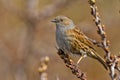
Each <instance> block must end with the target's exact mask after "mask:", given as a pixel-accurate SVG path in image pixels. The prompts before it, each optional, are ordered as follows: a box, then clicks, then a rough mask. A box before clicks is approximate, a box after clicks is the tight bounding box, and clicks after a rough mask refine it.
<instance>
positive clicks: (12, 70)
mask: <svg viewBox="0 0 120 80" xmlns="http://www.w3.org/2000/svg"><path fill="white" fill-rule="evenodd" d="M97 6H98V9H99V12H100V15H101V19H102V22H103V24H105V26H106V32H107V35H108V38H109V40H110V41H111V46H110V48H111V51H112V52H113V53H114V54H118V53H119V51H120V0H97ZM57 15H65V16H68V17H70V18H71V19H73V21H74V22H75V24H76V25H78V26H79V28H80V29H81V30H82V31H83V32H84V33H85V34H86V35H87V36H89V37H91V38H93V39H96V40H100V37H99V35H98V34H97V33H96V30H97V28H96V26H95V24H94V22H93V19H92V16H91V15H90V7H89V4H88V0H0V80H40V76H39V73H38V67H39V64H40V63H39V62H40V58H41V57H44V56H49V57H50V62H49V65H48V70H47V73H48V79H49V80H56V77H59V79H60V80H78V79H77V78H76V77H75V76H74V75H73V74H72V73H71V71H70V70H69V69H68V68H66V66H65V64H64V63H63V61H62V60H61V59H60V57H59V56H58V55H57V54H56V52H57V50H56V48H55V46H56V42H55V25H54V24H53V23H51V22H50V20H52V19H53V18H54V17H55V16H57ZM97 51H98V52H99V54H100V55H101V56H103V55H104V52H103V51H102V50H101V49H99V48H98V49H97ZM72 58H73V59H74V60H75V62H76V61H77V59H78V58H79V57H76V56H72ZM79 65H80V68H81V70H82V71H83V72H85V73H86V74H87V78H88V80H110V78H109V75H108V72H107V71H106V70H105V69H104V68H103V66H102V65H101V64H99V63H98V62H97V61H95V60H93V59H91V58H85V59H83V60H82V61H81V62H80V64H79Z"/></svg>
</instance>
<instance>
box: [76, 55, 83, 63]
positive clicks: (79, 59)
mask: <svg viewBox="0 0 120 80" xmlns="http://www.w3.org/2000/svg"><path fill="white" fill-rule="evenodd" d="M83 57H84V56H80V58H79V59H78V61H77V65H78V64H79V62H80V61H81V60H82V58H83Z"/></svg>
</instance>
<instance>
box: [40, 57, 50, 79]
mask: <svg viewBox="0 0 120 80" xmlns="http://www.w3.org/2000/svg"><path fill="white" fill-rule="evenodd" d="M48 62H49V57H47V56H46V57H44V58H41V60H40V67H39V68H38V72H39V74H40V80H48V76H47V73H46V72H45V71H46V70H47V68H48Z"/></svg>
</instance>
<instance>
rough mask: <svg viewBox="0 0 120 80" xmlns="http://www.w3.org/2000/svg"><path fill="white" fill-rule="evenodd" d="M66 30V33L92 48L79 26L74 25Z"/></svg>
mask: <svg viewBox="0 0 120 80" xmlns="http://www.w3.org/2000/svg"><path fill="white" fill-rule="evenodd" d="M66 32H67V34H68V35H70V36H74V37H75V38H76V39H77V40H79V41H80V42H81V43H83V44H85V45H86V46H88V47H89V48H92V49H94V48H93V44H92V42H91V41H89V40H88V39H87V37H86V36H85V35H84V34H83V33H82V32H81V31H80V29H79V28H77V27H75V28H74V29H71V30H67V31H66ZM94 50H95V49H94Z"/></svg>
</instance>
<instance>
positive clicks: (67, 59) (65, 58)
mask: <svg viewBox="0 0 120 80" xmlns="http://www.w3.org/2000/svg"><path fill="white" fill-rule="evenodd" d="M58 55H59V56H60V58H61V59H63V61H64V63H65V64H66V66H67V67H68V68H70V69H71V71H72V73H73V74H74V75H76V76H77V77H78V78H79V79H80V80H87V79H86V75H85V73H83V72H81V70H80V69H79V67H78V65H76V64H75V63H74V62H73V61H72V59H71V58H70V57H69V55H68V54H65V53H64V52H63V51H62V50H61V49H58Z"/></svg>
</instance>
